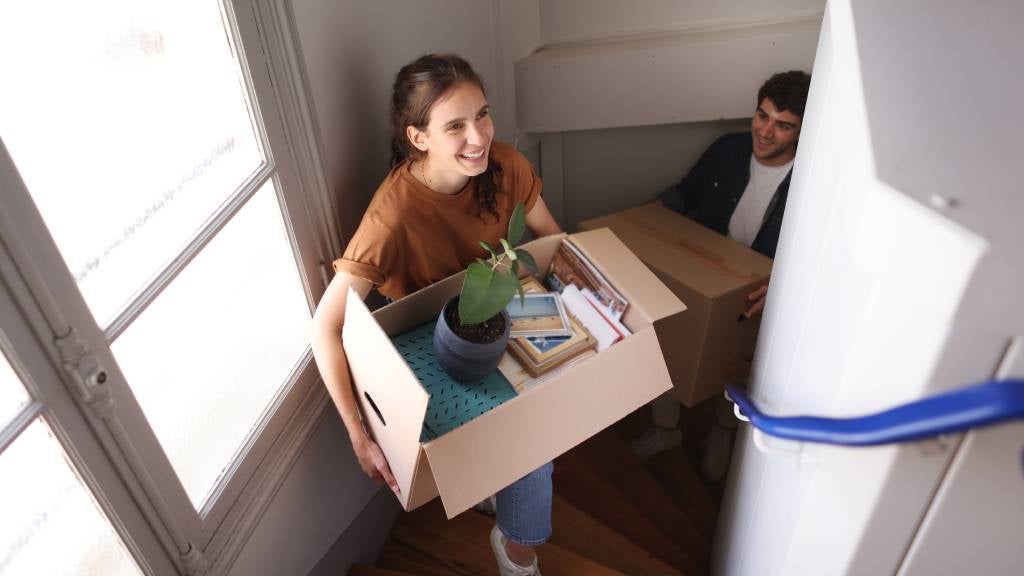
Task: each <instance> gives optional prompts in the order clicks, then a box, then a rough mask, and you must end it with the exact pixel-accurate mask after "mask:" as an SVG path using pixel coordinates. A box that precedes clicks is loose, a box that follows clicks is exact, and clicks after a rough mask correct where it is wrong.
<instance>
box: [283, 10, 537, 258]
mask: <svg viewBox="0 0 1024 576" xmlns="http://www.w3.org/2000/svg"><path fill="white" fill-rule="evenodd" d="M537 6H538V2H537V1H533V2H529V1H527V2H516V1H511V0H503V1H498V0H493V1H491V2H480V1H479V0H431V1H430V2H421V1H417V0H375V1H373V2H360V1H355V0H340V1H327V0H294V1H293V11H294V14H295V20H296V26H297V28H298V32H299V39H300V43H301V45H302V46H301V47H302V52H303V56H304V62H305V66H306V72H307V75H308V83H309V90H310V93H311V96H312V101H313V106H314V108H315V114H316V117H317V122H318V124H319V128H320V138H321V144H322V149H323V154H324V161H325V168H326V170H327V176H328V180H329V182H330V185H331V187H332V190H333V192H334V196H335V199H336V201H337V202H338V204H337V206H338V210H339V214H338V217H339V218H340V221H341V229H342V232H343V234H344V235H345V238H348V237H350V236H351V234H352V232H354V231H355V228H356V227H357V226H358V224H359V219H360V218H361V217H362V213H363V210H364V209H365V208H366V205H367V204H368V203H369V199H370V197H371V196H372V195H373V192H374V190H376V188H377V185H378V184H379V183H380V181H381V179H382V178H383V177H384V175H385V173H386V172H387V169H388V167H389V164H388V163H389V160H390V147H389V120H388V98H389V95H390V90H391V83H392V82H393V80H394V77H395V74H396V73H397V72H398V69H399V68H400V67H401V66H402V65H403V64H406V63H407V62H409V61H411V60H413V59H414V58H416V57H417V56H420V55H422V54H426V53H430V52H454V53H457V54H459V55H461V56H463V57H464V58H466V59H467V60H469V62H470V63H471V64H472V65H473V68H474V69H475V70H476V71H477V73H478V74H480V76H481V77H482V78H483V80H484V83H485V85H486V87H487V89H488V98H489V100H490V102H491V104H492V108H493V110H494V115H495V122H496V125H497V132H498V137H499V138H500V139H504V140H511V139H512V138H513V137H514V128H513V125H512V124H511V122H513V121H514V110H513V106H512V104H513V103H512V96H511V92H509V93H506V92H507V91H508V84H509V82H511V80H512V61H513V60H514V59H516V58H519V57H522V56H524V55H526V54H528V53H529V52H530V51H532V49H533V48H534V47H535V46H536V44H537V42H538V41H539V40H538V39H539V36H538V30H539V26H538V25H537V24H536V19H537V13H538V9H537Z"/></svg>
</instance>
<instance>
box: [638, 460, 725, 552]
mask: <svg viewBox="0 0 1024 576" xmlns="http://www.w3.org/2000/svg"><path fill="white" fill-rule="evenodd" d="M647 468H648V470H650V471H651V473H652V475H653V476H654V478H655V480H657V481H658V484H659V485H660V486H661V488H662V490H664V491H665V493H666V494H668V495H669V497H670V498H672V500H673V501H674V502H675V503H676V506H678V507H679V509H680V510H682V511H683V513H684V514H685V515H686V517H687V518H689V519H690V521H691V522H692V523H693V525H694V527H696V528H697V530H699V531H700V532H701V534H703V535H704V537H705V539H706V540H708V541H711V540H712V538H714V534H715V522H716V521H717V520H718V508H717V506H715V503H714V501H713V500H712V499H711V494H710V493H709V492H708V489H707V487H706V486H705V485H704V481H703V480H701V478H700V476H699V475H698V474H697V471H696V470H694V468H693V465H692V464H691V463H690V459H689V458H688V457H687V456H686V453H685V452H683V449H682V448H673V449H672V450H668V451H665V452H662V453H661V454H658V455H656V456H654V457H653V458H651V460H650V461H649V462H648V463H647Z"/></svg>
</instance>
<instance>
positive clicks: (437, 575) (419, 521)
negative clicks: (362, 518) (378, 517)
mask: <svg viewBox="0 0 1024 576" xmlns="http://www.w3.org/2000/svg"><path fill="white" fill-rule="evenodd" d="M493 525H494V519H493V518H489V517H487V516H484V515H483V514H480V513H477V512H474V511H468V512H464V513H462V514H460V515H458V516H456V517H455V518H452V519H451V520H447V519H446V518H445V515H444V511H443V509H442V508H441V506H440V503H439V501H435V502H434V503H430V504H427V505H425V506H423V507H421V508H420V509H417V510H416V511H414V512H412V513H410V514H407V515H406V516H405V517H403V518H402V519H401V520H400V521H399V522H398V525H396V527H395V529H394V530H393V531H392V533H391V539H390V540H389V541H388V542H387V544H385V546H384V550H383V551H382V552H381V557H380V560H379V561H378V564H379V565H381V566H384V567H387V568H391V569H396V570H405V571H409V572H411V573H414V574H421V575H422V576H441V575H470V574H473V575H497V573H498V568H497V565H496V564H495V560H494V554H493V552H492V551H491V544H490V532H491V527H492V526H493ZM537 556H538V557H539V558H540V563H541V567H542V570H543V572H544V574H545V575H547V576H560V575H565V576H570V575H571V576H576V575H578V576H620V575H622V573H621V572H618V571H615V570H613V569H611V568H608V567H606V566H603V565H601V564H600V563H598V562H595V561H593V560H590V559H587V558H584V557H582V556H580V555H578V554H576V553H574V552H572V551H570V550H567V549H565V548H563V547H561V546H558V545H557V544H553V543H547V544H543V545H541V546H538V547H537Z"/></svg>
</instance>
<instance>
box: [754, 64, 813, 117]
mask: <svg viewBox="0 0 1024 576" xmlns="http://www.w3.org/2000/svg"><path fill="white" fill-rule="evenodd" d="M810 86H811V75H810V74H807V73H805V72H802V71H800V70H790V71H789V72H779V73H778V74H776V75H774V76H772V77H771V78H769V79H768V81H767V82H765V83H764V84H762V85H761V89H760V90H758V91H757V105H758V106H760V105H761V102H764V99H765V98H768V99H769V100H771V101H772V104H775V107H776V108H777V109H778V110H779V112H786V111H789V112H792V113H793V114H796V115H797V116H799V117H800V118H801V119H802V118H803V117H804V105H805V104H807V89H808V88H810Z"/></svg>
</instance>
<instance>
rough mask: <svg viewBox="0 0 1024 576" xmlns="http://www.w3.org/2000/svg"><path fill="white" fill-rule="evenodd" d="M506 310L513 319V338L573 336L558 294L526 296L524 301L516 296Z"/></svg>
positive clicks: (545, 293)
mask: <svg viewBox="0 0 1024 576" xmlns="http://www.w3.org/2000/svg"><path fill="white" fill-rule="evenodd" d="M505 310H506V311H507V312H508V315H509V318H511V319H512V327H511V329H510V331H509V336H511V337H512V338H518V337H520V336H571V335H572V327H571V326H570V324H569V317H568V316H567V315H566V313H565V306H563V305H562V299H561V298H560V297H559V295H558V294H557V293H554V292H544V293H540V294H526V295H525V297H523V298H522V299H520V298H519V296H516V297H515V298H513V299H512V301H511V302H509V303H508V306H506V307H505Z"/></svg>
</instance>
